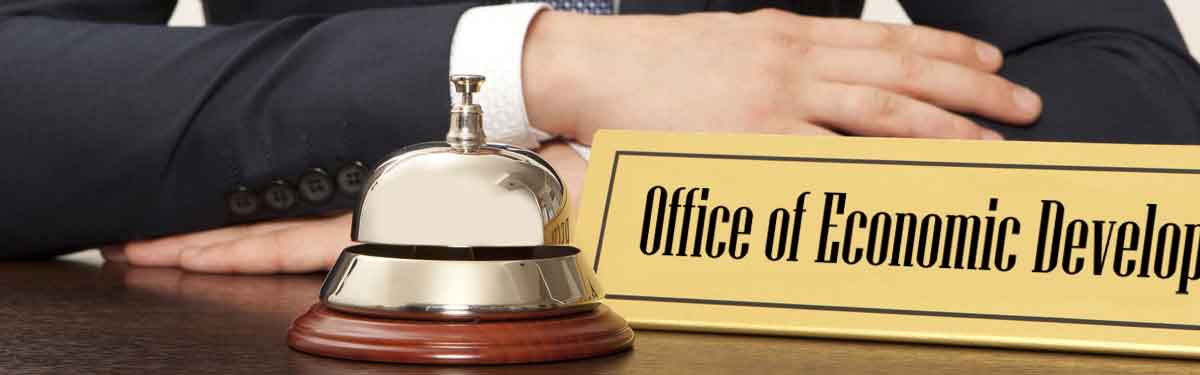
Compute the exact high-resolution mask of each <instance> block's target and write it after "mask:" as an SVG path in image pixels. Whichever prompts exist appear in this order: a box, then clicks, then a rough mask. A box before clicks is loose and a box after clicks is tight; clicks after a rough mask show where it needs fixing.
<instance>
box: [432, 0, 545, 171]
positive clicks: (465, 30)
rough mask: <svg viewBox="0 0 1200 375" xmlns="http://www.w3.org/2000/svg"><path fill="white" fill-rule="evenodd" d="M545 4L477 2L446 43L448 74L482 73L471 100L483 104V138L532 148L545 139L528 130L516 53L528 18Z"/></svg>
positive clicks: (521, 45)
mask: <svg viewBox="0 0 1200 375" xmlns="http://www.w3.org/2000/svg"><path fill="white" fill-rule="evenodd" d="M545 9H550V7H549V6H548V5H546V4H543V3H521V4H507V5H492V6H482V7H475V8H471V9H469V10H467V11H466V12H465V13H463V15H462V16H461V17H460V18H459V19H458V26H456V27H455V29H454V38H453V40H452V42H451V44H450V74H480V75H483V76H485V77H486V78H487V82H486V83H484V86H483V87H484V91H483V93H482V94H480V95H478V96H476V97H475V99H476V100H475V102H476V103H478V104H479V105H480V106H482V107H483V111H484V122H483V126H484V132H485V133H486V134H487V138H488V142H492V143H507V144H512V145H516V146H521V147H526V148H530V149H535V148H537V147H538V145H539V141H541V140H544V139H539V136H538V134H535V133H534V132H533V130H532V128H531V127H530V126H529V116H528V114H526V112H525V90H524V88H523V87H522V85H521V58H522V55H523V50H524V47H525V33H526V31H528V30H529V23H530V22H531V21H533V17H534V16H536V15H537V13H538V12H540V11H542V10H545ZM454 95H455V94H454V93H451V100H452V101H453V96H454ZM539 133H541V135H543V136H547V135H546V134H545V133H544V132H539Z"/></svg>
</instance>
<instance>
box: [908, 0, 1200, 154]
mask: <svg viewBox="0 0 1200 375" xmlns="http://www.w3.org/2000/svg"><path fill="white" fill-rule="evenodd" d="M902 4H903V5H904V7H905V9H906V10H907V11H908V13H909V16H910V17H911V18H912V19H913V21H914V23H918V24H924V25H929V26H933V27H937V28H942V29H949V30H956V31H959V32H962V33H965V34H968V35H971V36H973V37H976V38H980V39H982V40H986V41H989V42H991V43H994V44H996V45H998V46H999V47H1000V48H1001V49H1002V50H1004V51H1005V55H1006V60H1005V64H1004V67H1003V68H1002V69H1001V71H1000V74H1001V75H1002V76H1004V77H1006V78H1009V79H1010V80H1013V81H1014V82H1018V83H1021V84H1024V85H1026V86H1029V87H1030V88H1032V89H1033V90H1034V91H1036V92H1038V93H1039V94H1041V95H1042V98H1043V101H1044V111H1043V114H1042V117H1041V119H1040V120H1039V121H1038V122H1037V124H1035V125H1034V126H1033V127H1030V128H1025V129H1022V128H1013V127H1009V126H1004V125H999V124H995V123H991V122H989V121H987V120H982V119H980V120H979V121H980V122H981V123H985V124H987V125H989V126H990V127H992V128H994V129H997V130H999V131H1000V132H1001V133H1003V134H1004V135H1005V136H1006V137H1008V138H1010V139H1028V140H1062V141H1088V142H1123V143H1163V144H1195V143H1200V67H1197V64H1196V61H1195V60H1194V59H1193V58H1192V57H1191V55H1189V53H1188V50H1187V47H1186V45H1185V44H1184V41H1183V38H1182V36H1181V35H1180V33H1179V30H1178V28H1177V26H1176V25H1175V22H1174V20H1173V19H1172V17H1171V14H1170V10H1169V9H1168V8H1167V6H1166V4H1165V3H1164V2H1162V1H1160V0H1096V1H1087V2H1080V1H1068V0H1009V1H931V0H906V1H903V0H902Z"/></svg>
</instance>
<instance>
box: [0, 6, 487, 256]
mask: <svg viewBox="0 0 1200 375" xmlns="http://www.w3.org/2000/svg"><path fill="white" fill-rule="evenodd" d="M173 5H174V4H173V1H156V0H103V1H90V0H72V1H61V0H32V1H30V0H26V1H4V0H0V51H3V52H2V53H0V159H2V160H3V168H4V170H3V171H2V172H0V193H2V194H3V196H4V199H3V200H2V201H0V202H2V204H3V209H2V210H0V258H16V257H39V256H48V255H54V254H58V253H63V252H67V251H71V250H78V249H82V248H87V247H89V246H95V245H103V244H109V243H120V242H124V241H127V240H131V239H137V238H144V237H151V236H159V235H166V234H173V233H181V232H190V231H196V230H201V229H207V228H214V227H219V226H223V225H228V224H230V223H232V222H237V221H249V220H264V219H271V218H275V217H282V216H297V215H303V214H312V213H318V212H323V211H329V210H337V209H345V208H348V207H351V205H352V204H353V201H354V199H353V198H352V197H346V196H339V197H338V198H337V199H332V200H330V201H328V202H325V203H320V204H300V205H297V206H296V207H295V208H291V209H288V210H277V211H273V210H269V209H266V208H264V209H263V210H262V211H261V212H260V213H257V214H255V215H251V216H248V217H240V218H239V217H233V216H231V214H230V213H229V210H228V209H227V207H228V205H227V203H226V198H227V195H228V194H229V193H230V192H231V191H233V190H234V189H235V187H238V186H242V187H247V188H249V189H250V190H251V191H261V189H263V188H265V187H267V186H270V185H271V183H272V182H274V181H282V182H284V183H294V182H295V179H296V178H297V176H301V175H302V174H304V173H305V172H306V171H310V170H311V169H313V168H321V169H323V170H325V171H329V172H331V173H332V172H333V171H337V170H338V169H339V168H341V167H342V166H344V165H347V164H349V163H352V162H355V161H361V162H363V163H365V164H367V165H368V166H369V165H370V164H371V163H373V162H376V161H377V160H379V159H381V158H382V157H383V156H384V155H385V153H387V152H390V151H392V150H395V149H397V148H399V147H401V146H404V145H407V144H410V143H415V142H420V141H426V140H433V139H436V138H439V137H442V136H444V132H445V121H446V118H445V116H446V112H447V111H448V103H447V100H446V98H447V97H448V96H449V92H448V84H447V82H446V75H447V72H448V66H447V65H448V61H449V49H450V38H451V37H452V34H453V31H454V27H455V24H456V20H457V19H458V17H459V15H460V14H461V13H462V12H463V11H465V10H466V9H467V8H469V7H471V6H472V5H473V4H469V3H458V4H452V5H445V6H425V7H407V8H386V9H372V10H364V11H358V12H351V13H344V14H338V15H312V16H296V17H290V18H286V19H282V20H271V21H263V22H253V23H245V24H238V25H232V26H211V27H204V28H166V27H164V26H163V24H164V23H165V21H166V19H167V17H169V14H170V12H171V10H172V8H173Z"/></svg>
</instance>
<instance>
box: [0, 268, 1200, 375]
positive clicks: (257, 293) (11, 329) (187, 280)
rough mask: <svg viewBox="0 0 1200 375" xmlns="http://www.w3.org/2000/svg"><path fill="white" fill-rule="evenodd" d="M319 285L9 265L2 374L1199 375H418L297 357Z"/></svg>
mask: <svg viewBox="0 0 1200 375" xmlns="http://www.w3.org/2000/svg"><path fill="white" fill-rule="evenodd" d="M320 284H321V276H319V275H306V276H269V277H250V276H221V275H201V274H187V273H181V272H179V271H176V270H171V269H153V268H125V267H118V266H103V267H101V266H98V265H93V264H85V263H79V262H69V261H55V262H21V263H0V373H4V374H29V373H54V374H73V373H104V374H108V373H137V374H161V373H186V374H230V373H253V374H275V373H280V374H282V373H299V374H305V373H313V374H330V373H338V374H355V373H366V374H374V373H388V374H407V373H414V374H416V373H420V374H428V373H445V374H476V373H479V374H492V373H520V374H624V373H633V374H674V373H678V374H696V373H717V374H732V373H736V374H746V375H749V374H766V373H781V374H795V373H819V374H824V373H935V374H979V373H1021V374H1028V373H1064V372H1068V373H1086V374H1100V373H1112V374H1131V373H1138V374H1141V373H1144V374H1168V373H1179V374H1183V373H1192V374H1195V373H1200V362H1189V361H1182V360H1166V359H1151V358H1132V357H1111V356H1097V355H1079V354H1064V353H1040V352H1028V351H1015V350H994V349H976V348H962V347H945V346H930V345H905V344H890V343H876V342H860V341H839V340H821V339H795V338H778V337H754V336H736V335H706V334H687V333H670V332H650V331H639V332H638V337H637V343H636V344H635V349H634V350H633V351H632V352H627V353H623V354H617V355H613V356H608V357H601V358H596V359H590V360H582V361H571V362H560V363H550V364H540V365H526V366H477V367H421V366H399V365H390V364H377V363H363V362H350V361H341V360H335V359H327V358H320V357H314V356H311V355H307V354H303V353H299V352H295V351H292V350H291V349H289V348H288V347H287V346H286V345H285V344H284V334H285V332H286V330H287V327H288V325H289V324H290V323H291V321H292V319H293V318H295V317H296V316H298V315H299V314H300V312H302V311H303V310H304V309H306V308H307V307H308V306H309V305H310V304H312V303H313V302H314V300H315V298H316V294H317V289H318V288H319V287H320Z"/></svg>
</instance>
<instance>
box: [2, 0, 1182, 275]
mask: <svg viewBox="0 0 1200 375" xmlns="http://www.w3.org/2000/svg"><path fill="white" fill-rule="evenodd" d="M205 5H206V8H205V9H206V13H207V16H208V20H209V22H210V26H209V27H204V28H179V29H168V28H164V27H162V24H163V23H164V22H165V21H166V20H167V18H168V17H169V15H170V13H171V11H172V9H173V6H174V2H173V1H171V0H0V160H2V163H0V165H3V168H4V169H3V172H0V193H3V195H2V196H3V198H0V199H2V200H0V207H3V208H2V209H0V257H8V258H12V257H36V256H46V255H53V254H58V253H63V252H67V251H71V250H76V249H81V248H86V247H89V246H95V245H102V244H109V243H120V242H123V241H127V240H131V239H138V238H146V237H152V236H161V235H167V234H173V233H181V232H189V231H196V230H201V229H207V228H214V227H219V226H224V225H228V224H231V223H236V222H244V221H254V220H264V219H272V218H278V217H287V216H299V215H310V214H315V213H318V212H324V211H330V210H344V209H346V208H348V207H351V205H352V203H353V200H354V198H353V196H352V195H351V194H335V197H334V198H332V199H330V200H328V201H325V202H320V203H307V202H305V201H303V200H299V201H298V202H296V203H295V204H293V205H292V206H291V207H289V208H287V209H283V210H272V209H268V208H263V209H260V210H258V211H257V212H256V213H254V214H251V215H234V214H231V213H230V210H229V203H228V201H227V199H228V198H229V196H230V194H231V193H232V192H234V191H237V190H238V189H239V187H241V188H242V189H246V191H247V192H251V193H258V192H263V191H265V190H266V189H267V188H269V187H271V186H272V183H273V182H280V183H282V184H283V186H285V187H286V186H292V187H294V186H295V185H294V184H295V182H296V180H297V179H298V178H299V177H300V176H302V175H303V174H305V173H306V172H308V171H310V170H311V169H313V168H319V169H322V170H324V171H326V172H327V173H329V174H331V175H333V174H336V173H337V172H338V171H343V170H346V169H345V168H347V166H348V165H353V164H352V163H353V162H355V161H361V162H362V163H364V164H365V165H366V166H367V167H370V166H372V165H373V163H375V162H377V161H378V160H379V159H380V158H381V157H383V156H384V155H385V154H386V153H388V152H390V151H392V150H395V149H398V148H400V147H402V146H404V145H407V144H411V143H415V142H421V141H428V140H434V139H440V138H442V137H443V135H444V133H445V131H446V129H445V126H446V125H445V124H446V113H447V110H448V104H447V100H446V98H447V97H448V93H447V89H448V87H447V83H446V75H447V64H448V59H449V56H448V54H449V44H450V37H451V35H452V33H453V30H454V27H455V22H456V20H457V19H458V17H459V15H460V14H461V13H462V12H463V11H464V10H466V9H467V8H469V7H471V6H475V5H479V4H478V3H475V2H443V1H417V0H211V1H208V2H207V3H206V4H205ZM904 5H905V7H906V9H907V10H908V12H909V14H910V16H911V17H912V18H913V20H914V21H915V22H916V23H919V24H925V25H930V26H934V27H938V28H944V29H950V30H957V31H960V32H963V33H966V34H969V35H972V36H975V37H978V38H982V39H984V40H988V41H990V42H993V43H995V44H997V45H999V46H1000V47H1001V48H1002V49H1003V50H1004V51H1005V52H1006V54H1007V56H1008V60H1007V63H1006V66H1005V67H1004V69H1003V71H1002V74H1003V75H1004V76H1006V77H1008V78H1010V79H1012V80H1014V81H1017V82H1020V83H1023V84H1025V85H1028V86H1030V87H1032V88H1033V89H1035V90H1036V91H1038V92H1039V93H1041V94H1042V95H1043V97H1044V98H1045V103H1046V106H1045V112H1044V114H1043V115H1042V118H1041V120H1040V122H1039V123H1038V124H1037V125H1036V126H1034V127H1032V128H1029V129H1017V128H1010V127H1004V126H996V128H998V129H1000V130H1001V131H1002V132H1003V133H1004V134H1005V135H1006V136H1008V137H1010V138H1015V139H1042V140H1078V141H1103V142H1142V143H1197V142H1198V141H1200V126H1198V124H1200V120H1198V119H1200V70H1198V69H1197V65H1196V64H1195V62H1194V61H1193V60H1192V58H1191V57H1190V56H1189V55H1188V52H1187V50H1186V47H1185V46H1184V42H1183V39H1182V38H1181V36H1180V35H1179V32H1178V30H1177V28H1176V26H1175V24H1174V22H1173V21H1172V18H1171V15H1170V14H1169V12H1168V10H1167V8H1166V7H1165V5H1164V4H1163V3H1162V2H1161V1H1150V0H1097V1H1088V2H1078V1H1066V0H1009V1H957V0H956V1H950V0H947V1H917V0H910V1H904ZM763 6H774V7H781V8H786V9H791V10H793V11H797V12H801V13H807V14H814V15H843V16H856V15H857V14H858V13H859V12H860V11H861V8H862V0H855V1H837V0H823V1H817V0H810V1H735V0H708V1H703V0H688V1H649V0H643V1H638V0H625V1H623V4H622V10H623V11H624V12H626V13H642V12H656V13H681V12H689V11H702V10H710V9H716V10H731V11H741V10H749V9H752V8H758V7H763ZM981 122H984V123H988V122H987V121H984V120H981ZM988 124H989V125H993V126H994V124H990V123H988Z"/></svg>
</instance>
